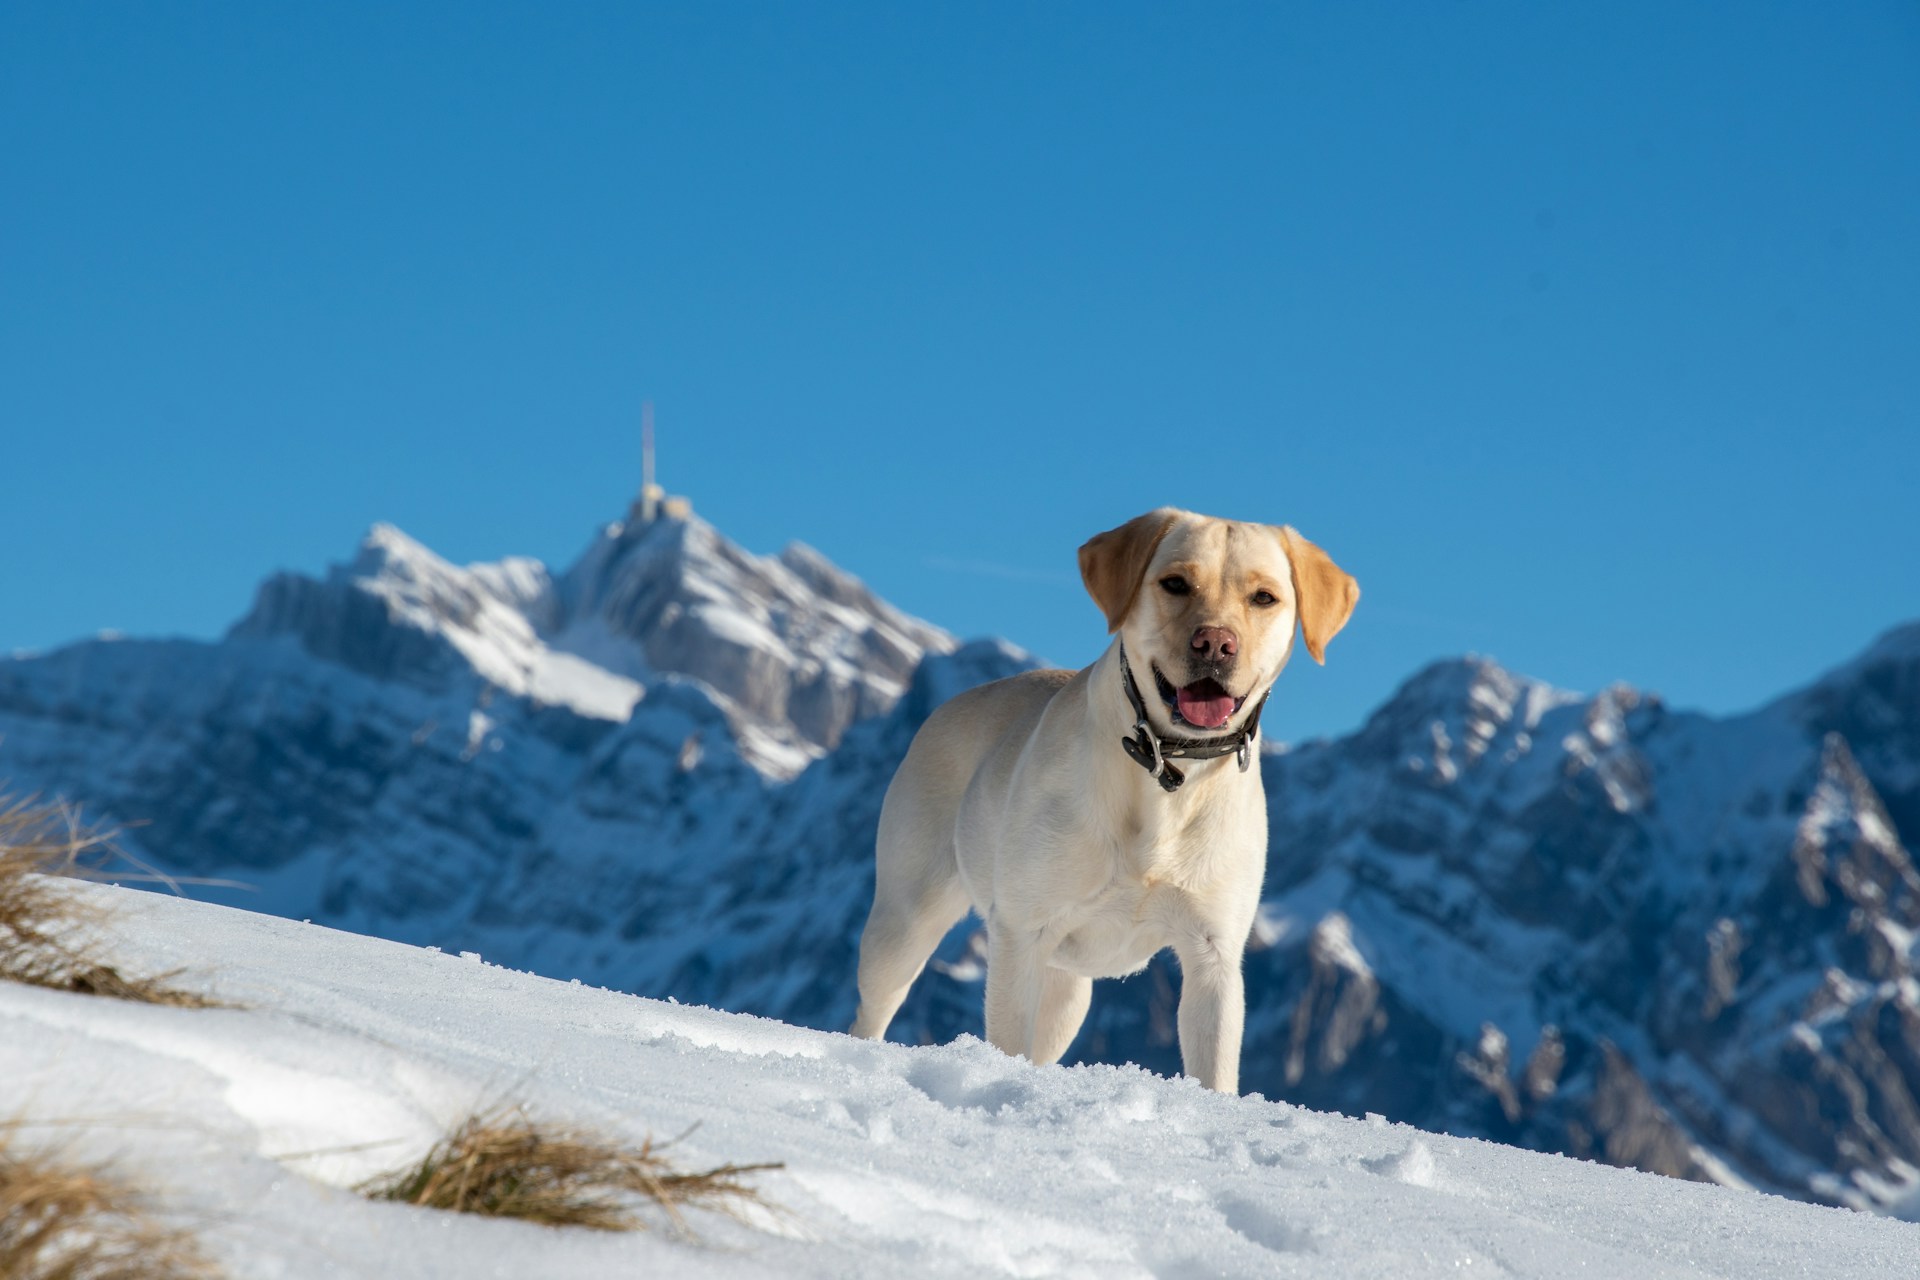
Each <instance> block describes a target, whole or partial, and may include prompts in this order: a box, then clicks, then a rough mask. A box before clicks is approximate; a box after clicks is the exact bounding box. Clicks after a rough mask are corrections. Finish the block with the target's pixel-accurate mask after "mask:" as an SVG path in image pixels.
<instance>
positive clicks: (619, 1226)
mask: <svg viewBox="0 0 1920 1280" xmlns="http://www.w3.org/2000/svg"><path fill="white" fill-rule="evenodd" d="M667 1145H671V1144H667ZM662 1150H663V1147H662V1146H656V1145H655V1144H654V1142H653V1140H652V1139H651V1138H649V1139H648V1140H647V1141H646V1142H644V1143H642V1144H641V1145H640V1146H639V1147H631V1146H623V1145H621V1144H618V1143H615V1142H610V1141H608V1140H606V1139H603V1138H599V1137H596V1136H594V1135H592V1134H589V1133H587V1132H585V1131H584V1130H581V1129H577V1128H570V1127H566V1126H556V1125H548V1124H541V1123H536V1122H534V1121H533V1120H531V1119H529V1118H528V1117H527V1116H526V1114H525V1113H524V1112H522V1111H521V1110H519V1109H518V1108H516V1107H511V1106H501V1107H496V1108H494V1109H492V1110H490V1111H485V1112H481V1113H479V1114H477V1115H474V1116H471V1117H469V1118H468V1119H467V1120H466V1121H464V1122H463V1123H462V1124H461V1125H460V1127H459V1128H457V1129H456V1130H454V1132H453V1133H452V1134H451V1135H450V1136H448V1137H446V1138H444V1139H442V1140H441V1141H440V1142H438V1143H436V1144H435V1145H434V1147H433V1149H432V1150H431V1151H429V1152H428V1153H427V1154H426V1156H425V1157H424V1158H423V1159H421V1161H420V1162H419V1163H418V1164H417V1165H414V1166H412V1167H410V1168H407V1169H403V1170H401V1171H400V1172H398V1173H394V1174H389V1175H387V1176H385V1177H381V1178H377V1179H374V1180H373V1181H371V1182H368V1183H366V1184H363V1185H362V1186H361V1188H360V1191H361V1192H362V1194H364V1195H367V1196H369V1197H371V1198H373V1199H377V1200H394V1201H398V1202H400V1203H402V1204H411V1205H420V1206H422V1207H425V1208H430V1209H448V1210H452V1211H453V1212H455V1213H480V1214H487V1215H490V1216H492V1217H497V1218H519V1219H522V1220H523V1221H527V1222H536V1223H540V1224H542V1225H544V1226H550V1227H590V1228H592V1229H594V1230H596V1231H638V1230H645V1229H646V1228H647V1227H648V1225H649V1224H648V1222H647V1220H646V1218H645V1217H643V1216H642V1215H641V1214H640V1212H639V1210H640V1208H641V1207H643V1206H645V1205H648V1204H651V1205H654V1206H657V1207H658V1208H659V1209H661V1210H663V1211H664V1212H665V1214H666V1216H667V1218H668V1220H669V1222H670V1224H671V1225H672V1226H673V1227H674V1228H675V1229H676V1230H678V1231H680V1232H681V1233H682V1234H685V1235H691V1234H692V1232H691V1230H690V1229H689V1228H688V1226H687V1221H686V1218H685V1216H684V1213H683V1210H686V1209H706V1210H710V1211H715V1212H720V1213H726V1214H729V1215H731V1216H734V1217H739V1216H741V1214H742V1213H743V1211H745V1210H747V1209H748V1208H759V1209H766V1208H768V1206H767V1204H766V1202H765V1201H764V1200H762V1199H761V1197H760V1193H759V1192H758V1191H757V1190H755V1189H754V1188H753V1187H751V1186H749V1185H748V1184H747V1183H746V1182H744V1181H742V1178H743V1176H744V1175H746V1174H749V1173H758V1172H761V1171H763V1170H768V1169H778V1168H781V1167H782V1166H781V1165H779V1164H724V1165H721V1166H719V1167H718V1168H714V1169H708V1170H705V1171H704V1172H700V1173H686V1172H681V1171H680V1170H677V1169H675V1168H674V1167H673V1165H672V1163H671V1162H670V1161H668V1160H667V1159H666V1157H665V1156H664V1155H662V1154H661V1152H662Z"/></svg>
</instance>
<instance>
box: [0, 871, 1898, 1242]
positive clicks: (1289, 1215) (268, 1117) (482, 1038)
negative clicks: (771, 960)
mask: <svg viewBox="0 0 1920 1280" xmlns="http://www.w3.org/2000/svg"><path fill="white" fill-rule="evenodd" d="M84 892H87V893H89V894H91V895H93V896H95V897H96V898H98V899H100V900H101V901H103V902H106V903H108V904H110V905H111V906H113V907H115V908H117V909H119V911H120V912H121V913H122V922H121V924H120V926H119V928H117V929H116V931H115V933H116V935H117V942H116V946H117V947H118V948H119V951H120V954H121V956H122V958H123V959H125V960H126V961H128V962H130V963H132V964H133V965H134V966H135V967H146V968H168V969H170V968H174V967H177V966H185V967H186V969H187V973H186V975H184V977H183V978H182V979H181V981H183V982H185V983H188V984H190V985H195V986H200V987H202V988H204V989H207V990H210V991H212V992H213V993H215V994H217V995H218V996H220V997H222V998H224V999H226V1000H229V1001H235V1002H238V1003H239V1004H240V1005H241V1006H242V1007H239V1008H229V1009H168V1008H154V1007H148V1006H139V1005H128V1004H122V1003H119V1002H116V1001H111V1000H105V999H101V998H97V997H86V996H73V995H64V994H58V993H53V992H48V991H42V990H38V989H34V988H26V987H19V986H15V985H13V984H5V983H0V1079H4V1080H5V1081H6V1082H7V1084H8V1097H9V1102H10V1104H11V1107H10V1110H11V1112H12V1113H13V1114H17V1115H18V1116H20V1117H21V1118H22V1119H23V1120H24V1121H26V1122H27V1123H26V1127H25V1128H24V1129H23V1130H22V1133H24V1135H26V1136H27V1137H28V1138H29V1139H39V1140H44V1141H46V1142H48V1143H49V1144H51V1145H54V1146H57V1147H58V1148H60V1149H61V1150H62V1151H64V1152H67V1153H68V1154H70V1155H79V1156H97V1157H100V1158H104V1159H108V1160H111V1161H112V1162H113V1163H114V1165H115V1166H116V1168H117V1170H118V1171H119V1172H121V1173H122V1174H125V1175H129V1176H132V1177H135V1178H138V1179H140V1180H142V1181H144V1182H146V1183H148V1184H149V1185H150V1186H152V1187H153V1188H154V1189H155V1190H156V1191H158V1192H159V1193H160V1195H161V1197H162V1198H163V1201H164V1203H166V1204H167V1205H168V1206H169V1208H170V1211H171V1213H172V1215H173V1216H175V1217H176V1218H177V1219H178V1220H179V1221H181V1222H183V1223H185V1224H187V1225H189V1226H190V1227H191V1228H192V1229H193V1230H194V1231H195V1232H196V1234H197V1235H199V1237H200V1238H201V1239H202V1240H203V1241H204V1242H205V1243H206V1245H207V1246H208V1248H209V1250H210V1251H211V1252H212V1253H213V1254H214V1255H215V1256H216V1258H217V1259H218V1261H219V1262H220V1263H221V1264H222V1265H224V1266H225V1268H226V1269H227V1271H228V1272H229V1274H231V1275H234V1276H236V1277H238V1276H245V1277H248V1278H249V1280H278V1278H286V1280H297V1278H307V1277H313V1278H319V1277H361V1276H383V1277H393V1278H394V1280H411V1278H412V1277H447V1278H448V1280H473V1278H475V1277H484V1276H498V1277H512V1278H513V1280H523V1278H524V1277H528V1276H541V1277H552V1278H553V1280H562V1278H564V1277H575V1276H577V1277H596V1278H597V1277H602V1276H610V1275H648V1274H653V1275H676V1276H679V1275H684V1276H833V1277H863V1276H872V1277H888V1278H889V1280H891V1277H895V1276H900V1275H909V1274H910V1275H928V1276H942V1275H952V1276H983V1275H985V1276H993V1275H1008V1276H1031V1277H1037V1276H1087V1277H1100V1278H1101V1280H1116V1278H1121V1277H1133V1276H1139V1277H1149V1276H1153V1277H1169V1276H1290V1275H1298V1276H1314V1277H1329V1278H1335V1280H1337V1278H1338V1277H1344V1276H1353V1277H1376V1276H1388V1275H1390V1276H1396V1277H1420V1276H1437V1275H1449V1276H1453V1275H1460V1274H1463V1273H1464V1274H1469V1275H1477V1274H1489V1275H1500V1276H1513V1277H1526V1276H1541V1277H1549V1276H1551V1277H1557V1276H1564V1275H1567V1274H1569V1273H1571V1272H1575V1271H1577V1272H1578V1273H1579V1274H1581V1275H1587V1276H1593V1277H1597V1278H1604V1277H1631V1278H1632V1280H1654V1278H1659V1277H1681V1276H1727V1277H1740V1278H1741V1280H1764V1278H1765V1277H1772V1276H1781V1277H1785V1276H1794V1277H1828V1276H1831V1277H1842V1276H1893V1275H1902V1274H1907V1273H1909V1272H1910V1270H1911V1268H1912V1265H1913V1259H1914V1258H1915V1256H1916V1253H1917V1252H1920V1227H1916V1226H1914V1225H1911V1224H1908V1223H1903V1222H1896V1221H1892V1220H1890V1219H1887V1218H1883V1217H1876V1216H1872V1215H1867V1214H1860V1213H1853V1212H1849V1211H1847V1210H1843V1209H1829V1208H1821V1207H1818V1206H1814V1205H1807V1204H1799V1203H1794V1202H1792V1201H1788V1200H1784V1199H1779V1198H1775V1197H1771V1196H1764V1195H1760V1194H1756V1193H1754V1192H1748V1191H1737V1190H1730V1189H1727V1188H1722V1187H1710V1186H1700V1185H1696V1184H1690V1183H1685V1182H1680V1181H1676V1180H1673V1179H1668V1178H1660V1177H1655V1176H1652V1175H1649V1174H1643V1173H1635V1172H1630V1171H1626V1170H1620V1169H1613V1168H1607V1167H1604V1166H1600V1165H1595V1164H1585V1163H1580V1162H1577V1161H1574V1160H1569V1159H1566V1158H1563V1157H1559V1156H1550V1155H1541V1154H1537V1153H1533V1152H1527V1151H1519V1150H1514V1149H1512V1148H1505V1147H1499V1146H1495V1145H1492V1144H1489V1143H1485V1142H1477V1141H1469V1140H1462V1139H1458V1138H1450V1137H1441V1136H1437V1135H1433V1134H1427V1133H1421V1132H1418V1131H1416V1130H1414V1129H1411V1128H1408V1127H1406V1126H1403V1125H1392V1124H1388V1123H1386V1122H1384V1121H1381V1120H1378V1119H1373V1120H1358V1119H1346V1118H1342V1117H1339V1116H1334V1115H1325V1114H1320V1113H1316V1112H1312V1111H1308V1110H1304V1109H1302V1108H1299V1107H1295V1106H1290V1105H1287V1104H1284V1103H1279V1102H1269V1101H1264V1100H1261V1099H1257V1098H1225V1097H1220V1096H1218V1095H1214V1094H1209V1093H1206V1092H1204V1091H1203V1090H1201V1089H1199V1088H1198V1087H1197V1086H1195V1085H1193V1084H1192V1083H1191V1082H1189V1081H1184V1080H1165V1079H1160V1078H1157V1077H1154V1076H1151V1075H1148V1074H1147V1073H1146V1072H1144V1071H1141V1070H1140V1069H1138V1068H1132V1067H1107V1066H1091V1067H1075V1068H1062V1067H1050V1068H1035V1067H1032V1066H1030V1065H1028V1064H1026V1063H1024V1062H1022V1061H1019V1060H1017V1059H1012V1058H1008V1057H1005V1056H1003V1055H1001V1054H1000V1053H998V1052H997V1051H995V1050H993V1049H992V1048H990V1047H988V1046H986V1045H984V1044H981V1043H979V1042H978V1041H966V1042H962V1043H958V1044H954V1045H949V1046H942V1047H934V1048H918V1049H910V1048H905V1047H901V1046H897V1045H876V1044H871V1043H867V1042H862V1041H855V1040H851V1039H849V1038H847V1037H845V1036H840V1035H832V1034H823V1033H819V1032H812V1031H804V1030H800V1029H798V1028H794V1027H790V1026H785V1025H782V1024H779V1023H774V1022H767V1021H762V1020H760V1019H756V1018H751V1017H746V1016H741V1015H737V1014H725V1013H718V1012H714V1011H711V1010H706V1009H696V1008H688V1007H685V1006H675V1005H669V1004H662V1003H656V1002H653V1001H648V1000H642V999H637V998H634V997H631V996H623V995H616V994H613V993H610V992H606V991H601V990H597V989H594V988H592V987H585V986H581V985H578V984H571V985H570V984H567V983H562V982H556V981H552V980H548V979H543V978H536V977H531V976H528V975H524V974H519V973H514V972H510V971H507V970H503V969H498V968H494V967H492V966H490V965H486V964H483V963H481V962H480V961H479V960H478V959H477V958H474V959H468V958H460V957H456V956H452V955H447V954H440V953H433V952H428V951H421V950H415V949H413V948H410V947H405V946H401V945H397V944H394V943H390V942H383V941H379V940H375V939H368V938H361V937H355V936H353V935H350V934H343V933H336V932H334V931H332V930H328V929H324V928H321V927H319V926H313V925H303V924H298V923H294V922H291V921H286V920H279V919H274V918H271V917H267V916H261V915H255V914H251V913H245V912H238V911H231V910H226V909H222V908H218V907H211V906H206V905H201V904H195V903H189V902H181V901H176V900H171V899H167V898H164V897H158V896H155V895H151V894H135V893H132V892H128V891H122V890H114V889H110V888H105V887H97V888H91V889H87V890H84ZM503 1099H511V1100H514V1101H520V1102H524V1103H526V1104H527V1105H528V1107H529V1109H530V1110H531V1111H532V1112H533V1113H534V1114H535V1115H538V1116H542V1117H545V1118H549V1119H554V1120H561V1121H571V1122H577V1123H584V1124H587V1125H590V1126H593V1127H596V1128H598V1129H600V1130H602V1131H605V1132H609V1133H619V1134H624V1135H626V1136H628V1137H630V1138H632V1139H634V1140H636V1141H637V1140H639V1139H642V1138H644V1137H646V1136H647V1135H653V1136H656V1137H663V1136H670V1135H673V1134H679V1133H682V1132H684V1131H686V1130H688V1129H690V1128H692V1129H693V1132H692V1133H691V1135H690V1136H688V1137H687V1138H686V1139H685V1141H684V1142H682V1143H681V1144H680V1146H679V1147H678V1148H676V1152H677V1154H678V1155H679V1157H680V1158H681V1159H682V1160H683V1161H684V1162H685V1163H686V1164H688V1165H693V1166H704V1165H706V1164H713V1163H720V1162H724V1161H742V1162H745V1161H781V1162H784V1163H785V1165H786V1168H785V1169H784V1170H782V1171H779V1172H775V1173H768V1174H765V1175H762V1176H761V1177H760V1178H759V1180H758V1181H759V1186H760V1189H761V1190H762V1192H763V1193H764V1194H765V1196H766V1197H767V1198H768V1199H769V1200H771V1201H772V1202H773V1203H774V1204H776V1205H777V1206H779V1209H780V1212H779V1214H778V1215H769V1216H765V1217H762V1218H761V1219H760V1220H758V1221H757V1222H755V1223H753V1224H750V1225H743V1224H738V1223H734V1222H730V1221H728V1220H726V1219H721V1218H714V1217H711V1216H696V1218H695V1221H694V1226H695V1227H696V1228H697V1230H698V1231H699V1233H700V1236H701V1240H700V1242H699V1243H692V1244H689V1243H685V1242H681V1241H678V1240H675V1239H674V1238H672V1237H671V1236H669V1235H666V1234H664V1233H662V1234H643V1235H624V1236H622V1235H604V1234H600V1233H595V1232H590V1231H584V1230H578V1229H573V1230H555V1229H552V1228H546V1227H538V1226H529V1225H524V1224H519V1223H513V1222H502V1221H493V1220H486V1219H478V1218H472V1217H465V1216H461V1215H452V1214H444V1213H438V1212H435V1211H432V1210H424V1209H412V1208H405V1207H401V1206H396V1205H391V1204H375V1203H369V1202H367V1201H365V1200H362V1199H360V1198H359V1197H358V1196H356V1195H354V1194H353V1193H352V1192H351V1191H349V1190H345V1189H343V1188H347V1187H350V1186H351V1185H352V1184H354V1183H356V1182H358V1181H360V1180H361V1179H363V1178H366V1177H368V1176H370V1175H373V1174H377V1173H380V1172H383V1171H385V1170H389V1169H393V1168H397V1167H401V1166H403V1165H405V1164H406V1163H407V1162H408V1161H409V1160H410V1159H415V1158H417V1157H418V1156H419V1155H420V1154H421V1152H422V1151H423V1150H424V1149H425V1147H426V1146H427V1145H428V1144H429V1143H430V1142H431V1141H432V1140H433V1139H434V1138H435V1137H436V1136H437V1135H438V1134H440V1133H441V1132H443V1131H444V1130H445V1129H446V1128H447V1127H448V1126H450V1125H452V1124H454V1123H455V1122H457V1121H458V1120H459V1119H460V1118H461V1117H462V1115H463V1114H465V1113H466V1112H468V1111H470V1110H471V1109H473V1108H474V1107H475V1106H476V1105H482V1106H484V1105H486V1104H488V1103H491V1102H497V1101H501V1100H503ZM41 1125H45V1127H44V1128H41V1127H39V1126H41ZM695 1126H697V1128H696V1127H695Z"/></svg>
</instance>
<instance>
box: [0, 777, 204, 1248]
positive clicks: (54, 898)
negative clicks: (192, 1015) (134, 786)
mask: <svg viewBox="0 0 1920 1280" xmlns="http://www.w3.org/2000/svg"><path fill="white" fill-rule="evenodd" d="M123 857H124V855H123V854H121V852H120V851H119V850H118V849H117V848H116V847H115V846H114V843H113V833H112V832H103V831H98V830H94V829H92V828H89V827H87V826H85V825H84V824H83V823H82V822H81V821H80V819H79V816H78V815H77V814H75V813H74V811H73V810H72V809H70V808H69V807H68V806H66V805H64V804H49V803H44V802H41V801H39V800H36V799H34V798H33V797H27V798H25V799H18V798H13V797H6V796H0V979H8V980H11V981H14V982H25V983H30V984H32V985H33V986H36V987H52V988H53V989H54V990H56V991H73V992H78V993H80V994H82V995H101V996H113V997H115V998H117V999H121V1000H140V1001H145V1002H146V1003H148V1004H169V1005H183V1006H188V1007H195V1008H205V1007H208V1006H211V1005H214V1004H217V1003H218V1002H217V1001H214V1000H210V999H208V998H207V997H205V996H202V995H197V994H195V993H194V992H191V991H182V990H180V989H178V988H176V987H173V986H170V985H169V984H168V981H167V980H168V979H169V978H171V977H173V976H174V975H173V974H156V975H151V976H139V975H129V974H125V973H122V972H121V971H120V970H119V969H118V968H117V967H115V966H114V965H112V964H110V963H108V962H107V959H106V957H104V956H103V955H101V954H100V953H99V947H100V941H99V939H100V936H101V933H100V925H101V924H102V922H103V920H104V919H105V913H104V912H102V911H101V910H100V909H99V908H98V907H97V906H95V905H94V904H92V903H89V902H87V901H86V900H84V899H83V898H82V897H81V896H80V895H79V894H76V893H74V892H73V891H72V888H71V886H70V885H66V884H62V883H61V879H62V878H79V879H100V878H102V877H105V876H107V875H109V874H111V872H112V867H113V864H114V863H115V862H116V861H117V860H120V859H122V858H123ZM7 1274H8V1273H6V1272H4V1271H0V1276H5V1275H7Z"/></svg>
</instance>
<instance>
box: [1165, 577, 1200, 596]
mask: <svg viewBox="0 0 1920 1280" xmlns="http://www.w3.org/2000/svg"><path fill="white" fill-rule="evenodd" d="M1160 585H1161V587H1162V588H1164V589H1165V591H1166V593H1167V594H1168V595H1170V596H1183V595H1186V594H1187V593H1188V592H1189V591H1191V590H1193V588H1192V587H1191V586H1189V585H1187V580H1186V579H1185V578H1183V577H1181V576H1180V575H1179V574H1177V573H1173V574H1168V575H1167V576H1166V577H1164V578H1162V579H1160Z"/></svg>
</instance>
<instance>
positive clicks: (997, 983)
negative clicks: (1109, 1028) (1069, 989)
mask: <svg viewBox="0 0 1920 1280" xmlns="http://www.w3.org/2000/svg"><path fill="white" fill-rule="evenodd" d="M1044 970H1045V959H1044V957H1042V956H1041V954H1040V935H1039V934H1038V933H1037V932H1032V931H1028V930H1023V929H1017V928H1015V927H1013V926H1012V925H1010V924H1008V923H1007V921H1006V919H1005V918H1004V917H1003V916H1001V914H1000V913H999V912H997V911H996V912H993V913H991V914H989V915H988V917H987V1040H988V1042H989V1043H990V1044H992V1045H993V1047H994V1048H996V1049H998V1050H1000V1051H1001V1052H1002V1053H1011V1054H1016V1055H1019V1056H1021V1057H1026V1058H1031V1057H1032V1056H1033V1021H1034V1016H1035V1013H1036V1012H1037V1010H1038V1008H1039V1005H1040V983H1041V978H1042V976H1043V973H1044Z"/></svg>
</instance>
